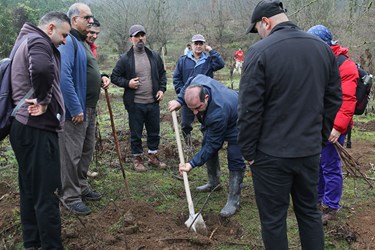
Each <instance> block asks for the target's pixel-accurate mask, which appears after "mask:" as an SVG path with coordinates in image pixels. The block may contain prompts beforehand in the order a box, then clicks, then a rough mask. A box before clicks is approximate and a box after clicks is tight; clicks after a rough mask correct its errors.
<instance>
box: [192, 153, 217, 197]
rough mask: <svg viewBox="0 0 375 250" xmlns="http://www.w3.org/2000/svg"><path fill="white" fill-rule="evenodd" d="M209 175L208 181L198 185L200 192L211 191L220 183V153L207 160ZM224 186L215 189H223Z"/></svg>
mask: <svg viewBox="0 0 375 250" xmlns="http://www.w3.org/2000/svg"><path fill="white" fill-rule="evenodd" d="M206 166H207V175H208V182H207V184H205V185H203V186H199V187H197V191H199V192H211V191H212V190H213V189H214V188H215V187H216V186H217V185H220V164H219V155H218V154H216V155H215V156H213V157H211V158H210V159H209V160H208V161H207V162H206ZM221 189H222V187H221V186H219V187H218V188H216V189H215V191H219V190H221Z"/></svg>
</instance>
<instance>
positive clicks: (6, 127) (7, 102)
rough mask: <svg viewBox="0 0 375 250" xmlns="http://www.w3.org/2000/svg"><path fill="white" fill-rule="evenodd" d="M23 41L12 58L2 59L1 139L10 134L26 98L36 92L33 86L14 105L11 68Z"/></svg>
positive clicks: (0, 62) (15, 49)
mask: <svg viewBox="0 0 375 250" xmlns="http://www.w3.org/2000/svg"><path fill="white" fill-rule="evenodd" d="M21 43H22V42H20V43H19V44H18V46H16V47H14V48H13V50H12V53H11V55H10V58H4V59H2V60H1V61H0V141H2V140H4V138H5V137H6V136H7V135H8V134H9V132H10V126H11V124H12V121H13V117H14V116H15V113H16V112H17V111H18V109H19V108H20V107H21V106H22V105H23V104H24V103H25V99H27V98H29V97H30V96H31V95H32V94H33V93H34V89H33V88H31V89H30V90H29V92H28V93H27V94H26V96H24V97H23V98H22V99H21V100H20V102H19V103H18V104H17V106H16V107H15V106H14V104H13V100H12V86H11V80H12V79H11V68H12V60H13V57H14V54H15V53H16V51H17V49H18V47H19V45H20V44H21Z"/></svg>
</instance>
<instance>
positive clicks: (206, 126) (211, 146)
mask: <svg viewBox="0 0 375 250" xmlns="http://www.w3.org/2000/svg"><path fill="white" fill-rule="evenodd" d="M190 84H200V85H202V86H203V88H204V89H205V90H206V91H207V94H208V96H209V99H208V106H207V109H206V111H205V113H204V114H198V115H197V117H198V120H199V122H200V123H201V124H202V129H203V131H204V135H203V142H202V148H201V149H200V150H199V152H198V153H196V154H195V155H194V157H193V159H192V160H191V161H190V162H189V163H190V164H191V166H192V167H196V166H202V165H203V164H205V163H206V162H207V161H208V159H210V158H211V157H212V156H213V155H214V154H215V153H216V152H217V151H219V149H220V148H221V147H222V146H223V143H224V142H225V141H227V142H229V143H233V144H237V136H238V129H237V126H236V123H237V118H238V116H237V103H238V93H237V92H236V91H234V90H231V89H228V88H227V87H226V86H224V85H223V84H221V83H220V82H218V81H216V80H214V79H212V78H210V77H208V76H205V75H202V74H199V75H197V76H196V77H194V78H192V80H189V81H188V82H187V83H186V85H185V86H184V87H183V88H182V90H181V92H180V94H179V95H178V99H177V101H178V102H179V103H181V104H182V105H185V102H184V100H183V97H184V94H185V89H186V87H187V86H189V85H190Z"/></svg>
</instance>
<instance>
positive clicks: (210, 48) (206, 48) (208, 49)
mask: <svg viewBox="0 0 375 250" xmlns="http://www.w3.org/2000/svg"><path fill="white" fill-rule="evenodd" d="M204 49H205V50H206V51H207V52H210V51H211V50H212V47H211V46H210V45H205V46H204Z"/></svg>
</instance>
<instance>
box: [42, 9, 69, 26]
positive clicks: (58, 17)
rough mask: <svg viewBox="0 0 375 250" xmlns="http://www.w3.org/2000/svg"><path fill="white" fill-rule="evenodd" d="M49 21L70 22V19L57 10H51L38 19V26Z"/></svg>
mask: <svg viewBox="0 0 375 250" xmlns="http://www.w3.org/2000/svg"><path fill="white" fill-rule="evenodd" d="M51 21H56V22H57V23H69V25H71V24H70V19H69V17H68V16H67V15H66V14H64V13H62V12H58V11H51V12H48V13H47V14H45V15H44V16H43V17H42V18H41V19H40V20H39V26H44V25H47V24H49V23H50V22H51Z"/></svg>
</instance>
